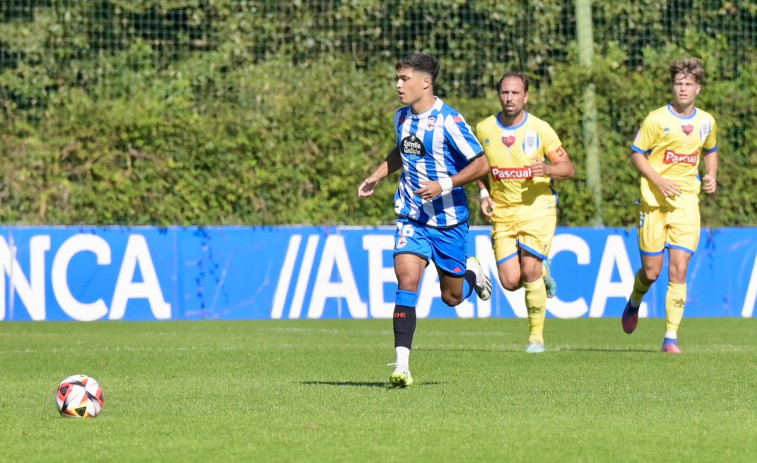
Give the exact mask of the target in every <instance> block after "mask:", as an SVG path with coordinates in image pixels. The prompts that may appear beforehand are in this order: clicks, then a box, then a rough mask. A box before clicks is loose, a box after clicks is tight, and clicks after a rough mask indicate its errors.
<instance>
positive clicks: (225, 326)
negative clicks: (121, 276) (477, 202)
mask: <svg viewBox="0 0 757 463" xmlns="http://www.w3.org/2000/svg"><path fill="white" fill-rule="evenodd" d="M663 329H664V320H661V319H652V320H649V319H642V320H640V322H639V328H638V329H637V331H636V333H634V334H633V335H630V336H629V335H626V334H624V333H623V332H622V330H621V327H620V322H619V321H618V320H610V319H576V320H557V319H548V320H547V328H546V333H545V334H546V340H547V347H548V349H549V351H548V352H547V353H545V354H541V355H527V354H525V353H524V352H523V350H524V348H525V340H526V337H527V322H526V321H525V320H517V319H473V320H460V319H445V320H439V319H432V320H430V319H422V320H419V323H418V331H417V332H416V342H415V346H414V347H415V349H414V351H413V354H412V356H411V370H412V372H413V376H414V378H415V381H416V384H415V385H414V386H413V387H412V388H407V389H390V388H388V387H387V383H386V381H387V379H388V377H389V374H390V373H391V368H390V367H387V366H386V364H387V363H389V362H393V361H394V350H393V341H392V334H391V321H390V320H358V321H346V320H333V321H307V320H297V321H238V322H218V321H208V322H155V323H148V322H145V323H126V322H96V323H51V322H47V323H18V322H13V323H0V365H1V367H2V379H3V381H2V391H3V394H2V395H1V396H0V426H1V427H2V432H1V433H0V461H8V462H17V461H24V462H28V461H40V462H50V461H76V460H85V461H112V462H144V461H161V462H163V461H165V462H174V461H180V462H194V461H219V462H220V461H249V462H257V461H261V462H263V461H274V462H279V461H282V462H287V461H291V462H299V461H317V462H321V461H324V462H329V461H347V462H372V461H376V462H386V461H402V462H410V463H416V462H435V463H439V462H459V461H476V462H489V461H498V462H666V463H668V462H754V461H757V319H685V320H684V324H683V326H682V329H681V339H680V345H681V348H682V349H683V350H684V352H685V354H684V355H682V356H675V355H666V354H662V353H660V352H659V348H660V344H661V341H662V332H663ZM79 373H81V374H88V375H90V376H93V377H95V378H96V379H97V380H98V381H99V382H100V384H101V385H102V386H103V389H104V390H105V406H104V408H103V411H102V413H101V414H100V416H99V417H97V418H96V419H94V420H75V419H65V418H62V417H60V416H59V415H58V412H57V410H56V408H55V390H56V387H57V385H58V382H59V381H60V380H62V379H63V378H65V377H66V376H69V375H71V374H79Z"/></svg>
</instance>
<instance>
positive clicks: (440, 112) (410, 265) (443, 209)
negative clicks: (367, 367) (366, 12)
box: [358, 53, 492, 387]
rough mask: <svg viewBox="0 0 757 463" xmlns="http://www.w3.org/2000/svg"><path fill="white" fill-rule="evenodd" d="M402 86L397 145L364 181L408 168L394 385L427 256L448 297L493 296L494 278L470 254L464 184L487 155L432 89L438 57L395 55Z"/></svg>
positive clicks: (399, 378)
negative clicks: (469, 256)
mask: <svg viewBox="0 0 757 463" xmlns="http://www.w3.org/2000/svg"><path fill="white" fill-rule="evenodd" d="M395 68H396V69H397V92H398V94H399V98H400V101H401V102H402V103H403V104H404V105H406V106H405V107H403V108H401V109H399V110H398V111H397V113H396V114H395V116H394V127H395V129H396V132H397V145H396V146H395V147H394V148H393V149H392V151H391V152H390V153H389V155H387V157H386V159H384V161H383V162H382V163H381V164H380V165H379V166H378V167H377V168H376V170H375V171H374V172H373V173H372V174H371V175H370V176H369V177H368V178H366V179H365V180H364V181H363V183H362V184H361V185H360V187H359V188H358V195H359V196H361V197H364V196H370V195H372V194H373V191H374V189H375V187H376V184H377V183H378V182H379V180H381V179H383V178H385V177H387V176H388V175H389V174H391V173H392V172H395V171H397V170H399V169H402V173H401V175H400V183H399V187H398V188H397V193H396V194H395V197H394V211H395V213H396V214H397V230H396V232H395V240H394V243H395V244H394V271H395V274H396V275H397V285H398V286H397V288H398V289H397V294H396V299H395V308H394V317H393V318H394V345H395V351H396V354H397V362H396V364H395V366H396V368H395V370H394V372H393V373H392V375H391V376H390V378H389V382H390V383H391V384H392V385H393V386H398V387H405V386H410V385H412V383H413V378H412V376H411V375H410V369H409V356H410V347H411V344H412V340H413V334H414V332H415V327H416V314H415V306H416V303H417V301H418V287H419V285H420V281H421V278H422V277H423V272H424V270H425V268H426V266H427V265H428V263H429V261H433V262H434V265H435V266H436V268H437V271H438V274H439V283H440V286H441V296H442V300H443V301H444V302H445V303H446V304H447V305H449V306H456V305H458V304H460V303H461V302H462V301H463V300H464V299H466V298H468V297H469V296H470V295H471V294H472V293H473V291H474V290H475V291H476V293H477V294H478V295H479V297H481V298H482V299H483V300H486V299H489V298H490V297H491V289H492V286H491V281H490V280H489V277H488V276H487V275H486V274H485V273H484V271H483V269H482V268H481V265H480V264H479V262H478V260H477V259H476V258H475V257H471V258H468V201H467V198H466V195H465V190H464V189H463V185H465V184H466V183H469V182H472V181H475V180H477V179H478V178H480V177H482V176H484V175H487V173H488V172H489V161H488V160H487V157H486V156H485V155H484V150H483V148H482V147H481V145H480V144H479V142H478V140H477V139H476V136H475V135H474V134H473V132H472V130H471V128H470V126H469V125H468V124H467V123H466V122H465V119H464V118H463V116H462V115H461V114H460V113H459V112H458V111H457V110H455V109H454V108H452V107H450V106H448V105H447V104H445V103H444V102H443V101H442V100H441V99H440V98H438V97H436V96H435V95H434V83H435V81H436V77H437V75H438V74H439V62H438V61H437V59H436V58H434V57H432V56H429V55H424V54H420V53H415V54H412V55H409V56H406V57H404V58H402V59H400V60H399V61H397V63H396V65H395Z"/></svg>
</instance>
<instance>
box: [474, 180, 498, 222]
mask: <svg viewBox="0 0 757 463" xmlns="http://www.w3.org/2000/svg"><path fill="white" fill-rule="evenodd" d="M488 183H489V175H488V174H487V175H484V176H483V177H481V178H480V179H478V180H477V181H476V184H477V185H478V194H479V196H480V197H481V213H482V214H484V216H485V217H486V218H487V219H488V220H489V221H491V219H492V211H493V209H494V200H493V199H492V197H491V196H489V185H488Z"/></svg>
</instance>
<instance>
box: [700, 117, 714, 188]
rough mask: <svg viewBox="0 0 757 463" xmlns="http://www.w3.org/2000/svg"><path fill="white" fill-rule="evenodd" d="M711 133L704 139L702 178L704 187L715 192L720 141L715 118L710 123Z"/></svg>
mask: <svg viewBox="0 0 757 463" xmlns="http://www.w3.org/2000/svg"><path fill="white" fill-rule="evenodd" d="M710 124H711V125H710V133H708V134H707V138H705V140H704V145H703V146H702V148H703V149H704V157H703V159H702V160H703V162H704V172H705V175H704V177H703V178H702V189H703V190H704V192H705V193H707V194H710V195H711V194H713V193H715V192H716V191H717V189H718V181H717V179H718V142H717V124H716V123H715V121H714V120H712V122H711V123H710Z"/></svg>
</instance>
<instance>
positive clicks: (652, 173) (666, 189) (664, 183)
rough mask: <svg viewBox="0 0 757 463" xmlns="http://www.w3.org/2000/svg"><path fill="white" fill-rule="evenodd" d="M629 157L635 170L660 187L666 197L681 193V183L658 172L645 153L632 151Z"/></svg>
mask: <svg viewBox="0 0 757 463" xmlns="http://www.w3.org/2000/svg"><path fill="white" fill-rule="evenodd" d="M630 157H631V163H632V164H633V166H634V167H636V170H638V171H639V172H641V175H643V176H645V177H646V178H647V180H649V181H650V182H652V183H654V184H655V185H657V188H659V189H660V191H661V192H662V194H664V195H665V197H666V198H672V197H675V196H678V195H679V194H680V193H681V185H679V184H678V182H675V181H673V180H669V179H667V178H664V177H663V176H662V175H660V174H658V173H657V171H656V170H654V169H653V168H652V165H651V164H649V160H647V157H646V155H644V154H643V153H639V152H638V151H632V152H631V156H630Z"/></svg>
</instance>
